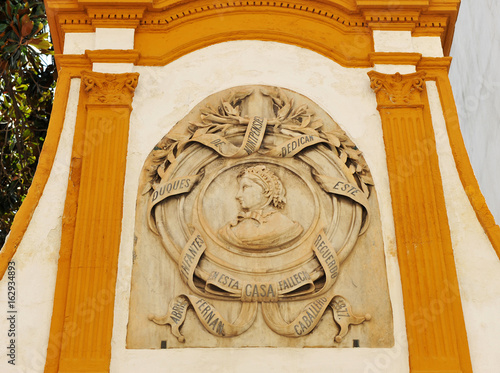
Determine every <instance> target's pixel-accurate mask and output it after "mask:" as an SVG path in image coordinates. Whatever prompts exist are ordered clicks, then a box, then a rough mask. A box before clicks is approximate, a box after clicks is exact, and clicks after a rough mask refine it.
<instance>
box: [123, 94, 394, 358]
mask: <svg viewBox="0 0 500 373" xmlns="http://www.w3.org/2000/svg"><path fill="white" fill-rule="evenodd" d="M135 234H136V242H135V248H134V264H133V273H132V290H131V301H130V317H129V325H128V336H127V346H128V348H161V347H162V346H163V348H182V347H252V346H253V347H268V346H269V347H270V346H274V347H276V346H283V347H339V346H342V347H352V346H353V345H354V346H357V345H359V346H360V347H389V346H392V344H393V330H392V329H393V327H392V310H391V306H390V301H389V295H388V289H387V278H386V270H385V258H384V251H383V243H382V237H381V233H380V219H379V214H378V205H377V200H376V196H375V193H374V186H373V181H372V178H371V176H370V171H369V169H368V166H367V164H366V162H365V160H364V158H363V156H362V154H361V152H360V151H359V150H358V149H357V147H356V145H355V144H354V143H353V142H352V141H351V140H349V138H348V137H347V135H346V134H345V132H343V131H342V130H341V129H340V127H339V126H338V125H337V124H336V123H335V122H334V121H333V120H332V119H331V118H330V117H329V116H328V115H327V114H326V113H325V112H324V111H323V110H322V109H321V108H319V107H318V106H317V105H316V104H314V103H313V102H311V101H310V100H308V99H307V98H305V97H303V96H301V95H299V94H297V93H294V92H291V91H288V90H285V89H280V88H277V87H268V86H245V87H236V88H233V89H230V90H226V91H223V92H220V93H217V94H215V95H212V96H210V97H208V98H207V99H206V100H204V101H203V102H202V103H200V104H199V105H198V106H197V107H195V108H194V109H193V110H192V111H191V113H190V114H188V115H187V116H186V118H184V119H183V120H181V121H180V122H179V123H177V124H176V126H175V127H174V128H173V129H172V130H171V131H170V132H169V133H168V134H167V135H166V136H165V137H164V138H163V139H162V140H161V141H160V142H159V143H158V144H157V146H156V147H155V149H154V150H153V151H152V152H151V154H150V155H149V157H148V159H147V161H146V164H145V166H144V169H143V172H142V174H141V186H140V191H139V195H138V203H137V215H136V232H135Z"/></svg>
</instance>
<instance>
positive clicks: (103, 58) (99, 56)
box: [85, 49, 140, 64]
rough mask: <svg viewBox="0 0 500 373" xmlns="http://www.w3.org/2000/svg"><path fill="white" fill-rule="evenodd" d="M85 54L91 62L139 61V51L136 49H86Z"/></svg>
mask: <svg viewBox="0 0 500 373" xmlns="http://www.w3.org/2000/svg"><path fill="white" fill-rule="evenodd" d="M85 56H86V57H88V59H89V60H90V61H91V62H92V63H95V62H104V63H133V64H136V63H137V62H138V61H139V58H140V53H139V52H138V51H137V50H119V49H99V50H86V51H85Z"/></svg>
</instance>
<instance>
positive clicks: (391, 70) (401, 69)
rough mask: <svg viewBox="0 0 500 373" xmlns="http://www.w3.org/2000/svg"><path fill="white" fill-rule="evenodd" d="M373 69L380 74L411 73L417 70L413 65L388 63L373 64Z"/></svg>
mask: <svg viewBox="0 0 500 373" xmlns="http://www.w3.org/2000/svg"><path fill="white" fill-rule="evenodd" d="M374 68H375V71H378V72H379V73H382V74H396V73H400V74H413V73H414V72H416V71H417V70H416V69H415V66H413V65H389V64H387V65H386V64H383V65H382V64H375V66H374Z"/></svg>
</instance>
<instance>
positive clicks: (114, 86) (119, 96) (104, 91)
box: [81, 71, 139, 105]
mask: <svg viewBox="0 0 500 373" xmlns="http://www.w3.org/2000/svg"><path fill="white" fill-rule="evenodd" d="M81 76H82V85H83V90H84V92H85V93H86V94H87V95H88V103H89V104H101V105H131V104H132V99H133V97H134V92H135V88H136V87H137V83H138V81H139V74H138V73H125V74H105V73H96V72H92V71H82V73H81Z"/></svg>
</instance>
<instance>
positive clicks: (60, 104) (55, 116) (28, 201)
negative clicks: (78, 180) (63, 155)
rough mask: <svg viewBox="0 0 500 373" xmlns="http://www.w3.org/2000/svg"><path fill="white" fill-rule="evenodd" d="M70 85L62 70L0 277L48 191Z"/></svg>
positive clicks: (0, 253) (2, 258) (3, 254)
mask: <svg viewBox="0 0 500 373" xmlns="http://www.w3.org/2000/svg"><path fill="white" fill-rule="evenodd" d="M70 84H71V76H70V74H68V73H66V72H64V71H62V72H60V73H59V78H58V79H57V90H56V94H55V97H54V105H53V106H54V108H57V109H55V110H53V111H52V114H51V117H50V124H49V128H48V130H47V136H46V138H45V142H44V144H43V148H42V152H41V154H40V159H39V161H38V166H37V169H36V173H35V176H34V178H33V182H32V183H31V186H30V188H29V190H28V194H27V195H26V198H25V199H24V201H23V204H22V205H21V207H20V208H19V211H18V212H17V214H16V216H15V217H14V222H13V223H12V227H11V230H10V233H9V236H8V237H7V240H6V242H5V244H4V246H3V248H2V250H1V251H0V279H2V278H3V275H4V274H5V271H6V269H7V267H8V265H9V261H10V260H11V259H12V257H13V256H14V254H15V253H16V251H17V248H18V247H19V244H20V243H21V240H22V239H23V236H24V233H25V232H26V230H27V229H28V226H29V224H30V222H31V218H32V217H33V214H34V212H35V209H36V207H37V206H38V202H39V201H40V198H41V197H42V194H43V191H44V190H45V185H46V184H47V181H48V179H49V177H50V173H51V170H52V166H53V164H54V159H55V156H56V153H57V148H58V146H59V139H60V138H61V132H62V128H63V125H64V117H65V114H66V105H67V103H68V95H69V88H70Z"/></svg>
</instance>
